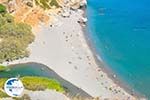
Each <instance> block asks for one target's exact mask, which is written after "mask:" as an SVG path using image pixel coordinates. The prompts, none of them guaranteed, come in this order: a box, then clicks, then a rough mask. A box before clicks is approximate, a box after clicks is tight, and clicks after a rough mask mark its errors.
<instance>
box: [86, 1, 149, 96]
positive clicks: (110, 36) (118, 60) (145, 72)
mask: <svg viewBox="0 0 150 100" xmlns="http://www.w3.org/2000/svg"><path fill="white" fill-rule="evenodd" d="M87 16H88V20H89V21H88V31H89V33H90V34H89V35H90V37H91V40H92V41H93V43H94V45H95V47H96V51H97V52H98V54H100V55H101V58H102V60H103V61H104V63H105V64H106V65H107V66H108V67H109V68H111V69H112V71H113V72H115V74H116V75H117V76H118V77H119V78H120V79H121V80H122V81H123V82H124V83H125V84H128V85H129V86H130V88H132V89H134V90H135V91H137V92H139V93H141V94H142V95H144V96H146V97H148V98H149V99H150V0H88V7H87Z"/></svg>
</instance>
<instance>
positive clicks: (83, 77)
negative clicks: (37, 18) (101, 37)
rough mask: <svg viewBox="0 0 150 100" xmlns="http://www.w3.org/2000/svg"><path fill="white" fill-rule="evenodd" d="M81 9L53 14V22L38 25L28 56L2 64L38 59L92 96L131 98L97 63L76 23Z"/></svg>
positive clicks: (114, 99)
mask: <svg viewBox="0 0 150 100" xmlns="http://www.w3.org/2000/svg"><path fill="white" fill-rule="evenodd" d="M83 13H84V11H83V10H80V11H71V16H70V17H69V18H63V17H61V16H59V15H56V16H55V23H54V24H53V26H52V27H50V25H44V24H43V23H41V25H39V26H38V29H39V30H38V31H35V30H34V33H35V34H36V39H35V41H34V42H33V43H32V44H31V45H30V46H29V50H30V51H31V55H30V56H29V57H28V58H24V59H20V60H16V61H13V62H10V63H4V64H5V65H10V64H18V63H26V62H38V63H42V64H44V65H47V66H49V68H51V69H53V70H54V71H55V72H56V73H57V74H58V75H60V76H61V77H63V78H64V79H65V80H67V81H69V82H71V83H72V84H74V85H76V86H77V87H79V88H81V89H83V90H84V91H86V92H87V93H88V94H89V95H91V96H92V97H100V98H101V99H102V100H103V99H106V98H108V99H110V100H135V98H134V97H133V96H131V95H130V94H129V93H127V92H126V91H125V90H124V89H123V88H121V87H119V85H117V84H115V83H114V82H113V81H112V79H111V78H109V77H108V75H107V74H106V73H105V72H103V71H102V70H101V68H100V67H99V66H101V65H97V63H96V61H95V58H94V56H93V53H92V51H91V50H90V48H89V46H88V44H87V42H86V40H85V37H84V32H83V30H82V27H81V25H80V24H79V23H78V22H77V21H78V20H79V19H80V18H82V15H83Z"/></svg>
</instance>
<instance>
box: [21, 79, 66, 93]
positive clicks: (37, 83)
mask: <svg viewBox="0 0 150 100" xmlns="http://www.w3.org/2000/svg"><path fill="white" fill-rule="evenodd" d="M21 80H22V82H23V84H24V87H25V88H26V89H28V90H33V91H35V90H45V89H54V90H56V91H58V92H64V89H63V88H62V86H61V85H60V84H59V83H58V82H57V81H55V80H52V79H48V78H43V77H29V76H27V77H23V78H21Z"/></svg>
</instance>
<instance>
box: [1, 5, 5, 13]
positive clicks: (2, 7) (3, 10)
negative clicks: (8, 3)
mask: <svg viewBox="0 0 150 100" xmlns="http://www.w3.org/2000/svg"><path fill="white" fill-rule="evenodd" d="M5 12H6V7H5V6H4V5H2V4H0V13H5Z"/></svg>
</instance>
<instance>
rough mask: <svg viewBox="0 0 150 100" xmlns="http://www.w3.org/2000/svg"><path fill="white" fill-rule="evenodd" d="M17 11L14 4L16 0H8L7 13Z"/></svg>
mask: <svg viewBox="0 0 150 100" xmlns="http://www.w3.org/2000/svg"><path fill="white" fill-rule="evenodd" d="M16 9H17V3H16V0H10V1H9V2H8V11H9V12H10V13H13V12H15V10H16Z"/></svg>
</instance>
